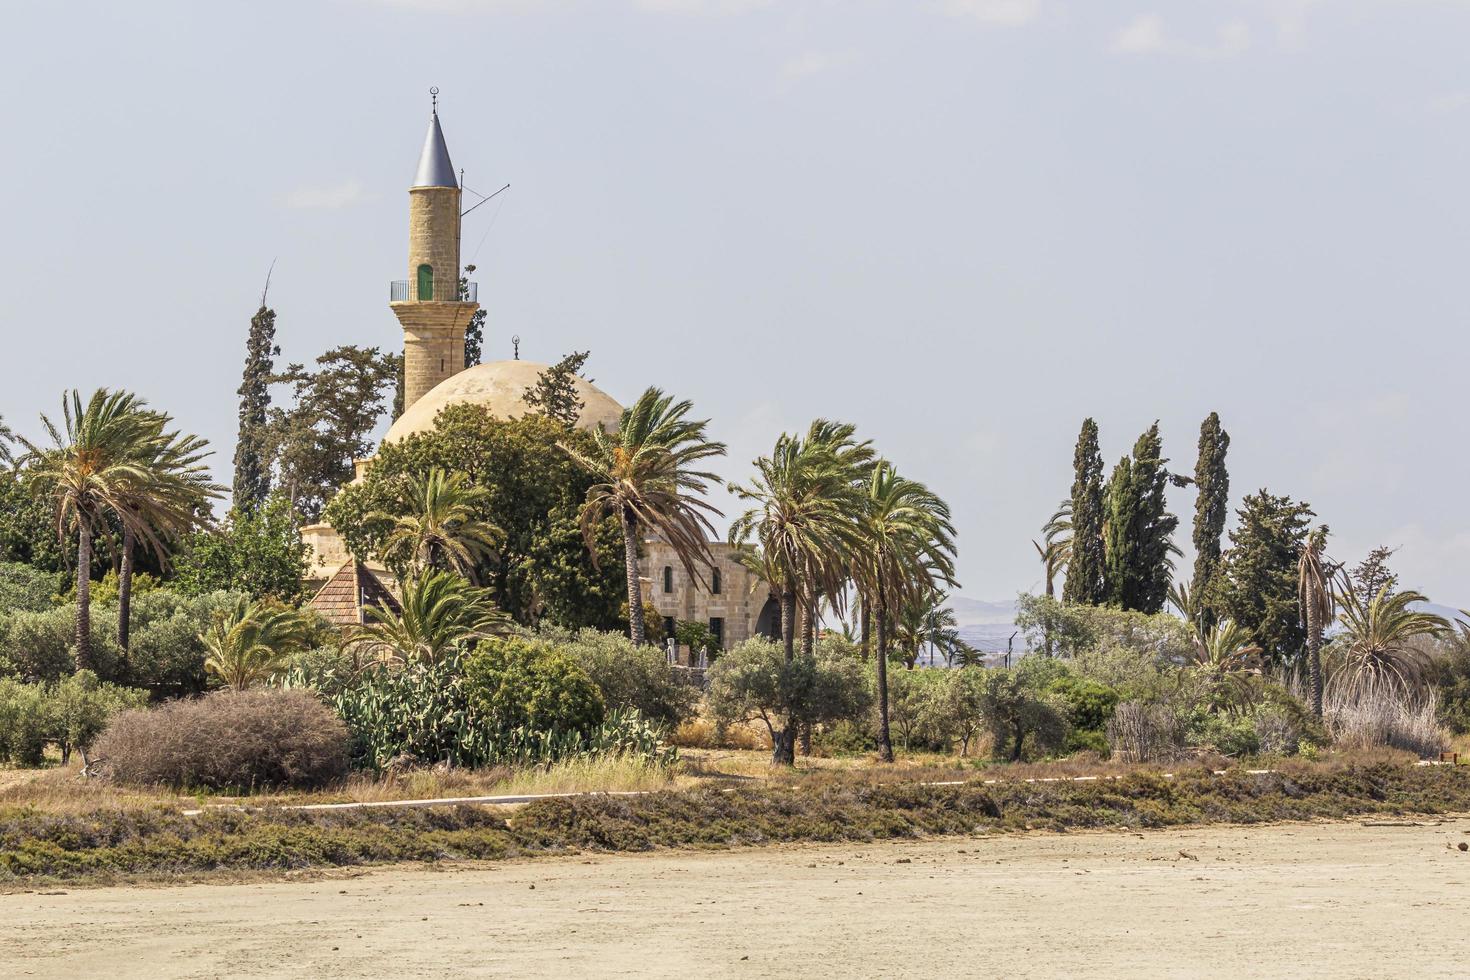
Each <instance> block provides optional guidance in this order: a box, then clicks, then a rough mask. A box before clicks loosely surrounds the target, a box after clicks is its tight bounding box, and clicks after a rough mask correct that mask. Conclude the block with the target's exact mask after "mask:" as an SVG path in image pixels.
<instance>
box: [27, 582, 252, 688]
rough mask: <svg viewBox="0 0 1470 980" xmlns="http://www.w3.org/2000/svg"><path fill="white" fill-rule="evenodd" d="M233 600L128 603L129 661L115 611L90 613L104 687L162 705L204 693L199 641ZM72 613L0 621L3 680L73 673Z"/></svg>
mask: <svg viewBox="0 0 1470 980" xmlns="http://www.w3.org/2000/svg"><path fill="white" fill-rule="evenodd" d="M236 598H237V594H236V593H229V592H215V593H210V594H208V595H204V596H182V595H179V594H178V593H177V592H173V591H171V590H168V589H155V590H153V591H150V592H146V593H143V594H141V595H139V596H137V597H136V598H134V600H133V608H132V620H133V629H132V636H131V642H130V644H129V649H128V654H127V657H126V658H124V657H123V654H122V651H121V650H120V649H119V648H118V645H117V607H116V605H112V604H108V605H101V606H98V607H97V608H96V609H94V610H93V615H92V619H91V624H90V625H91V630H92V653H93V660H94V664H95V666H96V669H97V673H98V675H99V676H101V677H102V678H104V679H105V680H109V681H113V682H117V683H124V684H128V685H129V686H132V687H142V688H146V689H148V690H149V691H150V692H152V693H153V694H154V695H155V696H159V697H180V696H187V695H190V694H197V693H198V692H200V691H202V690H204V688H205V686H206V684H207V678H206V676H205V673H204V658H205V649H204V645H203V643H202V642H201V641H200V639H199V634H200V632H201V631H203V630H204V629H205V628H206V627H207V626H208V625H209V622H210V619H211V617H212V616H213V615H214V613H215V612H216V611H217V610H219V609H221V608H223V607H225V606H228V605H231V604H233V603H234V602H235V600H236ZM75 619H76V610H75V607H74V606H73V605H70V604H68V605H63V606H56V607H55V608H52V609H48V610H46V611H44V612H34V613H32V612H14V613H10V614H7V615H0V674H11V675H15V676H17V677H20V678H22V679H26V680H40V681H56V680H59V679H61V678H62V677H65V676H66V675H68V674H70V673H72V672H73V671H74V670H75V669H76V652H75V649H74V642H75V633H74V630H75Z"/></svg>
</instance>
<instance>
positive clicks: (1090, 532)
mask: <svg viewBox="0 0 1470 980" xmlns="http://www.w3.org/2000/svg"><path fill="white" fill-rule="evenodd" d="M1072 467H1073V471H1074V476H1073V480H1072V557H1071V560H1070V561H1069V562H1068V564H1067V581H1066V584H1065V585H1064V586H1063V588H1062V599H1063V600H1064V601H1066V602H1074V603H1082V604H1085V605H1092V606H1095V605H1097V604H1099V603H1101V602H1102V601H1103V597H1104V593H1103V488H1102V471H1103V463H1102V452H1101V451H1100V450H1099V449H1098V445H1097V423H1096V422H1094V421H1093V420H1092V419H1084V420H1083V422H1082V431H1081V433H1079V434H1078V436H1077V449H1076V452H1075V453H1074V454H1073V458H1072Z"/></svg>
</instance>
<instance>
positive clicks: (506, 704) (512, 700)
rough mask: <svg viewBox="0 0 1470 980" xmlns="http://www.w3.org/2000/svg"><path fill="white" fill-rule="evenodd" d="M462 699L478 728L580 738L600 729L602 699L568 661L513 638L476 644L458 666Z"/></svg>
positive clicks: (588, 679) (547, 648) (552, 649)
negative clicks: (461, 668)
mask: <svg viewBox="0 0 1470 980" xmlns="http://www.w3.org/2000/svg"><path fill="white" fill-rule="evenodd" d="M464 684H465V695H466V698H467V700H468V703H469V706H470V709H471V710H472V711H473V712H474V713H475V715H476V717H477V718H478V719H479V721H480V723H481V724H483V725H488V726H490V727H491V728H492V729H494V730H497V731H507V730H511V729H516V728H528V729H533V730H537V731H556V732H563V731H570V732H577V733H579V734H586V733H587V732H589V731H591V730H592V729H593V728H595V727H596V726H597V725H599V724H601V723H602V719H603V716H604V714H605V713H606V708H605V706H604V704H603V701H602V693H601V691H599V690H598V688H597V685H596V684H594V683H593V682H592V678H591V677H590V676H588V674H587V671H585V670H583V669H582V667H581V665H580V664H578V663H577V662H576V661H575V660H573V659H572V658H571V657H568V656H567V655H566V654H565V653H562V652H561V651H560V650H558V649H557V648H556V647H553V646H552V645H550V644H548V643H541V642H537V641H534V640H527V639H523V638H520V637H513V638H510V639H504V640H493V639H492V640H486V641H483V642H481V643H480V644H479V645H478V646H477V647H476V648H475V650H474V652H473V653H471V654H470V655H469V656H468V657H467V658H465V661H464Z"/></svg>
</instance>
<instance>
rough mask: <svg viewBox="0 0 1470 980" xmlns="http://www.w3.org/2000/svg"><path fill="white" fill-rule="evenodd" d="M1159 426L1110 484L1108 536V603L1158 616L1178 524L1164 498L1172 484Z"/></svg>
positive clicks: (1141, 439) (1120, 463) (1145, 437)
mask: <svg viewBox="0 0 1470 980" xmlns="http://www.w3.org/2000/svg"><path fill="white" fill-rule="evenodd" d="M1168 462H1169V461H1168V460H1167V459H1165V458H1164V447H1163V442H1162V440H1160V438H1159V424H1158V423H1157V422H1155V423H1154V424H1153V425H1151V426H1149V428H1148V431H1147V432H1145V433H1144V434H1143V435H1141V436H1139V437H1138V441H1137V442H1136V443H1134V444H1133V456H1132V458H1131V459H1130V458H1129V457H1127V456H1124V457H1123V458H1122V459H1121V460H1119V461H1118V465H1117V467H1116V468H1115V469H1114V470H1113V475H1112V477H1111V479H1109V480H1108V491H1107V500H1106V515H1107V516H1106V520H1105V522H1104V523H1105V531H1104V543H1105V549H1104V550H1105V561H1104V581H1105V582H1106V585H1107V601H1108V604H1109V605H1114V606H1117V607H1119V608H1120V609H1136V610H1138V611H1140V612H1146V613H1156V612H1158V611H1159V610H1161V609H1163V608H1164V602H1165V600H1166V599H1168V597H1169V578H1170V574H1171V572H1172V571H1173V561H1172V560H1171V557H1170V556H1171V555H1173V554H1175V553H1177V551H1176V549H1175V548H1174V543H1173V535H1174V529H1175V528H1176V527H1178V526H1179V518H1177V517H1175V516H1174V515H1173V514H1171V513H1169V510H1168V501H1167V500H1166V499H1165V496H1164V493H1165V490H1166V488H1167V487H1168V485H1169V482H1170V476H1169V471H1168V470H1167V469H1166V468H1165V467H1166V464H1167V463H1168Z"/></svg>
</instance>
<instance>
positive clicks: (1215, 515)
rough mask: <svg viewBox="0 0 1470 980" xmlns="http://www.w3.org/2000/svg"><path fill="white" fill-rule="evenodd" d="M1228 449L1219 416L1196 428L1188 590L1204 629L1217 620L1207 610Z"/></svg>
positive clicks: (1226, 495)
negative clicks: (1199, 601)
mask: <svg viewBox="0 0 1470 980" xmlns="http://www.w3.org/2000/svg"><path fill="white" fill-rule="evenodd" d="M1229 449H1230V434H1229V433H1227V432H1226V431H1225V430H1224V428H1222V427H1221V425H1220V416H1219V413H1217V412H1211V413H1210V414H1209V416H1208V417H1207V418H1206V419H1205V420H1204V422H1203V423H1202V424H1201V425H1200V427H1199V456H1198V458H1197V459H1196V461H1195V464H1194V485H1195V489H1196V491H1197V492H1198V496H1196V497H1195V501H1194V553H1195V558H1194V582H1193V584H1192V585H1191V587H1190V591H1191V592H1193V593H1194V594H1195V595H1197V596H1199V597H1200V598H1201V599H1202V600H1203V602H1202V611H1203V612H1202V614H1203V617H1204V627H1205V629H1209V628H1210V627H1211V626H1213V625H1214V622H1215V619H1216V616H1215V613H1214V610H1212V609H1210V607H1209V597H1210V594H1211V592H1210V581H1211V579H1213V578H1214V577H1215V573H1216V572H1217V571H1218V570H1219V567H1220V541H1221V538H1222V537H1223V536H1224V534H1225V519H1226V517H1227V516H1228V515H1229V510H1230V474H1229V473H1228V472H1227V471H1226V469H1225V453H1226V452H1227V451H1228V450H1229Z"/></svg>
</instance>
